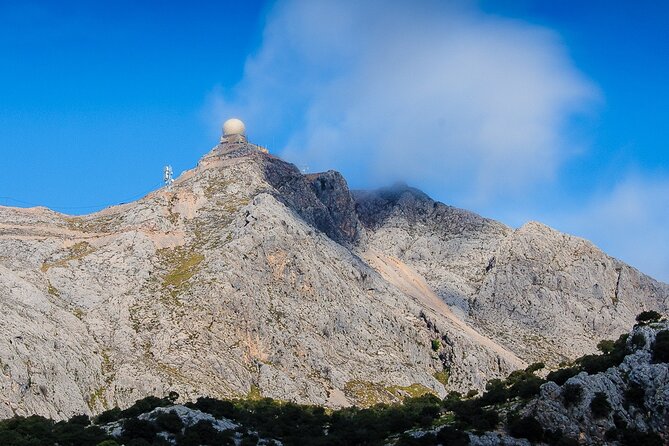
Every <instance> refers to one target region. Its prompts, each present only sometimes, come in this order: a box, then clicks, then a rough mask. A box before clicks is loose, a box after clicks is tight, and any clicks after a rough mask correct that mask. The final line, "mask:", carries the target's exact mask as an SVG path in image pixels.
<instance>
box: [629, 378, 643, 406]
mask: <svg viewBox="0 0 669 446" xmlns="http://www.w3.org/2000/svg"><path fill="white" fill-rule="evenodd" d="M645 400H646V390H645V389H644V388H643V387H642V386H641V385H639V384H637V383H630V384H629V386H628V387H627V390H625V402H624V403H625V407H626V408H629V406H630V405H632V406H636V407H638V408H639V409H643V408H644V407H645Z"/></svg>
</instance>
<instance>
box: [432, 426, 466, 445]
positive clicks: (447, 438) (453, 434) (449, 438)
mask: <svg viewBox="0 0 669 446" xmlns="http://www.w3.org/2000/svg"><path fill="white" fill-rule="evenodd" d="M437 441H438V442H439V443H441V444H444V445H448V446H467V445H468V444H469V435H467V434H466V433H465V432H462V431H460V430H458V429H455V428H452V427H449V426H446V427H443V428H442V429H441V430H440V431H439V432H437Z"/></svg>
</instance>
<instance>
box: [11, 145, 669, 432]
mask: <svg viewBox="0 0 669 446" xmlns="http://www.w3.org/2000/svg"><path fill="white" fill-rule="evenodd" d="M538 242H541V243H538ZM595 285H596V286H595ZM668 295H669V290H668V289H667V286H666V285H663V284H659V283H657V282H655V281H653V280H652V279H650V278H648V277H646V276H643V275H642V274H640V273H638V272H637V271H635V270H633V269H632V268H630V267H628V266H625V265H623V264H622V263H620V262H618V261H616V260H614V259H611V258H609V257H607V256H606V255H604V254H603V253H601V252H600V251H598V250H597V249H596V248H594V247H593V246H592V245H590V244H588V243H587V242H585V241H583V240H580V239H575V238H572V237H569V236H565V235H562V234H559V233H556V232H555V231H552V230H550V229H548V228H546V227H543V226H540V225H537V224H529V225H527V226H525V227H523V228H521V229H519V230H517V231H513V230H512V229H510V228H508V227H506V226H504V225H502V224H500V223H497V222H494V221H491V220H487V219H484V218H482V217H479V216H477V215H474V214H472V213H469V212H466V211H462V210H458V209H454V208H451V207H448V206H444V205H442V204H440V203H436V202H434V201H432V200H430V199H429V198H428V197H427V196H425V195H424V194H422V193H420V192H419V191H416V190H413V189H408V188H405V187H400V188H394V189H388V190H381V191H377V192H367V193H364V192H356V193H351V192H350V191H349V190H348V187H347V185H346V182H345V180H344V179H343V178H342V176H341V175H340V174H338V173H336V172H325V173H321V174H314V175H302V174H301V173H300V172H299V170H297V169H296V168H295V167H294V166H293V165H291V164H288V163H286V162H284V161H282V160H280V159H278V158H275V157H273V156H271V155H268V154H265V153H262V152H261V151H260V150H258V149H257V148H256V147H255V146H253V145H252V144H230V145H219V146H217V147H216V148H214V150H213V151H212V152H210V153H209V154H207V155H206V156H205V157H204V158H203V159H202V160H201V161H200V163H199V164H198V166H197V167H196V168H195V169H193V170H191V171H188V172H185V173H184V174H183V175H182V176H181V177H180V178H179V179H177V181H176V182H175V183H174V185H173V186H172V187H171V188H169V189H160V190H158V191H155V192H153V193H151V194H149V195H147V196H146V197H144V198H143V199H141V200H139V201H137V202H134V203H130V204H126V205H122V206H116V207H112V208H108V209H105V210H103V211H101V212H98V213H95V214H91V215H87V216H80V217H72V216H67V215H63V214H58V213H55V212H52V211H50V210H48V209H44V208H33V209H14V208H5V207H0V302H1V305H2V312H0V333H1V336H0V395H1V396H2V398H0V417H8V416H12V415H15V414H18V415H24V414H33V413H37V414H41V415H45V416H49V417H52V418H56V419H60V418H65V417H68V416H70V415H73V414H77V413H88V414H90V413H96V412H99V411H101V410H103V409H105V408H109V407H113V406H115V405H119V406H121V407H124V406H127V405H129V404H131V403H133V402H134V401H135V400H137V399H139V398H141V397H144V396H146V395H150V394H155V395H163V394H166V393H167V392H169V391H172V390H174V391H177V392H178V393H179V394H180V395H181V396H182V398H184V399H191V398H195V397H197V396H201V395H209V396H213V397H219V398H225V397H234V396H245V395H247V394H253V395H258V394H260V395H263V396H269V397H273V398H277V399H284V400H293V401H297V402H302V403H315V404H324V405H329V406H342V405H349V404H363V405H364V404H369V403H372V402H376V401H395V400H398V399H399V398H401V397H403V396H406V395H414V394H416V393H420V392H426V391H431V392H435V393H437V394H439V395H444V394H445V392H446V391H447V390H459V391H467V390H468V389H470V388H479V389H480V388H482V387H483V385H484V384H485V382H486V380H488V379H490V378H494V377H502V376H506V375H507V374H508V373H509V372H510V371H511V370H514V369H516V368H519V367H523V366H524V365H525V364H526V363H527V362H530V361H535V360H539V359H541V360H546V361H548V362H550V361H552V360H557V359H559V358H561V357H575V356H580V355H581V354H583V353H585V352H587V351H589V350H592V349H593V348H594V345H595V344H596V341H598V340H599V339H601V338H602V337H607V336H609V333H615V332H616V331H617V329H618V327H622V326H624V325H629V324H630V318H632V319H633V316H634V315H635V314H637V313H638V312H639V311H641V309H646V308H649V309H650V308H652V309H659V310H661V311H664V310H666V308H667V296H668ZM619 331H623V330H619ZM532 335H536V336H539V337H540V336H544V337H545V338H547V339H548V338H551V337H552V336H556V337H558V338H559V339H553V340H552V342H549V341H551V339H548V341H547V342H548V343H547V344H546V345H544V344H542V343H538V342H535V343H533V342H531V341H532V339H531V338H530V337H531V336H532ZM569 337H574V338H573V339H569Z"/></svg>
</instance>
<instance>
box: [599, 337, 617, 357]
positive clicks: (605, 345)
mask: <svg viewBox="0 0 669 446" xmlns="http://www.w3.org/2000/svg"><path fill="white" fill-rule="evenodd" d="M614 348H615V342H613V341H610V340H603V341H599V343H598V344H597V350H599V351H601V352H602V353H604V354H605V355H610V354H611V352H612V351H613V349H614Z"/></svg>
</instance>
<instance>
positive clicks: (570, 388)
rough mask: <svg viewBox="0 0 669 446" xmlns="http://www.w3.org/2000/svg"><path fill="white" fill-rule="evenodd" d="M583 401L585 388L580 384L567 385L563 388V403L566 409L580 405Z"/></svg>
mask: <svg viewBox="0 0 669 446" xmlns="http://www.w3.org/2000/svg"><path fill="white" fill-rule="evenodd" d="M581 399H583V387H581V385H580V384H571V383H567V384H565V385H564V386H562V401H563V402H564V406H565V407H571V406H573V405H575V404H578V403H580V402H581Z"/></svg>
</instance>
